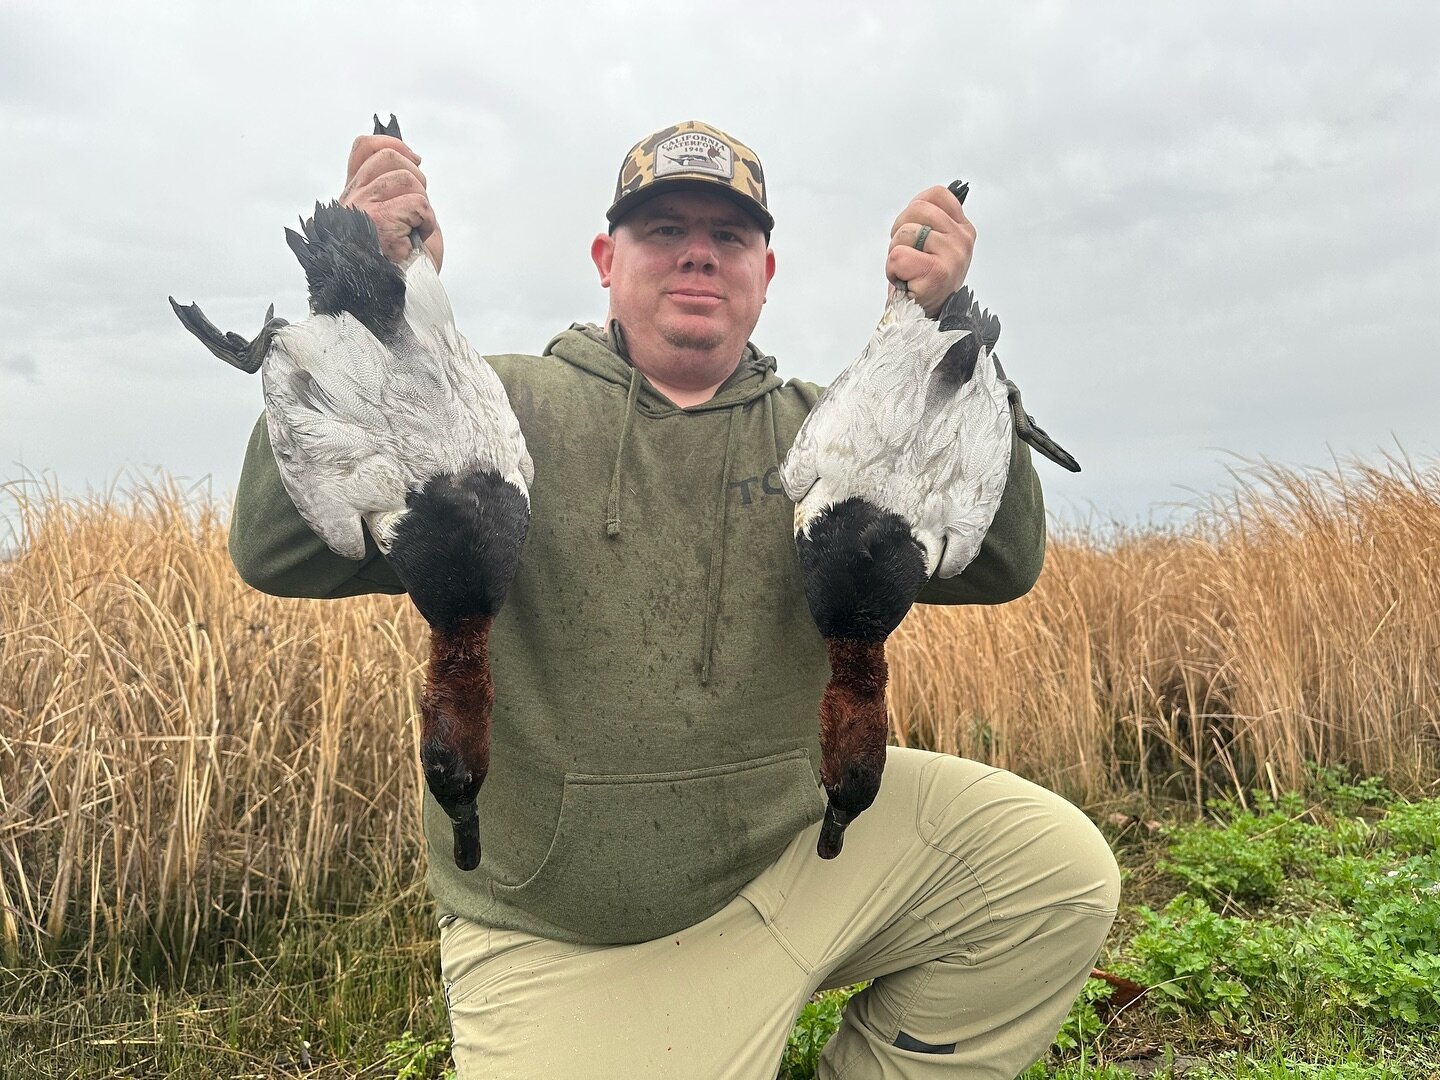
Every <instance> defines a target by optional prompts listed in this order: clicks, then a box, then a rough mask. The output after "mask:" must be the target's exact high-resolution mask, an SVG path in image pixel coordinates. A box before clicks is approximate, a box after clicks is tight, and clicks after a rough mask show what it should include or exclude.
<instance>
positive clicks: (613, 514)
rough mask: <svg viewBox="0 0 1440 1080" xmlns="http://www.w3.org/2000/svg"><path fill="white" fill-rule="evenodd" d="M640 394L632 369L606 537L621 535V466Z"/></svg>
mask: <svg viewBox="0 0 1440 1080" xmlns="http://www.w3.org/2000/svg"><path fill="white" fill-rule="evenodd" d="M639 394H640V371H639V369H638V368H635V367H632V368H631V369H630V391H629V393H627V394H626V395H625V419H624V420H622V421H621V422H620V446H619V448H618V449H617V450H616V451H615V472H614V474H613V475H612V476H611V477H610V502H609V505H607V506H606V508H605V535H606V536H608V537H611V538H612V539H613V538H614V537H617V536H619V535H620V464H621V462H622V460H623V459H624V457H625V436H626V435H627V434H629V432H630V419H631V417H633V416H634V415H635V399H636V397H638V396H639Z"/></svg>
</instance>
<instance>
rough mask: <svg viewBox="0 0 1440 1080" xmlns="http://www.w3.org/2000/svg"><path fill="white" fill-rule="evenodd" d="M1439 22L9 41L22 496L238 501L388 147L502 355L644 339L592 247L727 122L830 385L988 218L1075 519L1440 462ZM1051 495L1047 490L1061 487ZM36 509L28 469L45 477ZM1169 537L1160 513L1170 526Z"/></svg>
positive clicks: (460, 30)
mask: <svg viewBox="0 0 1440 1080" xmlns="http://www.w3.org/2000/svg"><path fill="white" fill-rule="evenodd" d="M1437 31H1440V9H1434V8H1432V7H1429V6H1425V5H1420V4H1395V5H1387V6H1385V7H1384V8H1382V9H1377V10H1376V11H1374V12H1371V13H1369V14H1367V16H1366V17H1365V18H1363V19H1359V18H1356V16H1355V13H1354V9H1353V6H1351V5H1345V4H1342V3H1339V2H1338V0H1324V2H1316V3H1311V4H1306V5H1304V6H1303V7H1296V6H1291V5H1286V6H1280V5H1274V6H1269V5H1266V6H1259V5H1246V4H1241V3H1221V4H1209V5H1189V6H1183V7H1180V6H1174V5H1164V6H1161V5H1152V6H1150V7H1140V8H1137V7H1136V6H1134V5H1132V4H1121V3H1118V2H1117V3H1098V4H1086V5H1084V6H1083V7H1082V6H1080V5H1066V4H1063V3H1062V4H1046V5H1007V6H995V7H992V8H989V9H985V8H972V7H969V6H962V5H955V4H950V3H939V2H936V3H910V4H906V3H901V4H895V5H887V6H885V7H884V8H874V7H871V6H868V5H862V4H839V5H836V4H823V5H822V4H819V3H799V4H793V5H785V6H777V5H774V4H763V5H762V4H758V3H739V4H729V5H726V6H724V7H723V8H721V7H716V8H715V9H714V10H703V9H698V8H697V9H693V10H692V9H682V8H681V7H680V6H678V5H669V4H662V3H658V2H657V3H640V2H636V0H630V2H625V3H617V4H610V5H605V6H604V9H603V11H598V12H597V11H592V10H591V9H590V8H588V7H585V6H582V5H579V4H576V5H574V6H573V8H566V9H564V10H561V11H558V12H557V11H556V10H554V9H553V8H545V9H541V8H540V7H539V6H538V5H537V6H536V7H535V9H534V10H531V9H528V8H527V9H525V10H520V9H519V8H518V7H512V8H508V9H493V8H491V7H487V8H486V9H484V10H483V11H481V10H478V9H477V10H475V11H467V12H456V11H452V10H450V8H449V7H448V6H440V5H425V4H421V5H417V6H416V7H415V8H414V10H413V11H411V12H410V13H409V14H407V16H406V23H405V26H404V27H398V26H397V25H396V24H395V22H394V15H393V8H390V7H387V6H385V5H381V4H379V3H360V4H355V5H350V6H347V8H346V9H345V15H344V17H343V18H341V17H335V16H328V15H326V14H325V13H324V12H322V11H319V10H316V9H301V10H299V11H296V10H293V9H292V8H291V7H290V6H285V5H280V4H277V3H270V2H266V0H261V2H257V3H254V4H249V5H245V6H244V7H243V9H223V8H221V9H214V10H212V11H208V12H207V13H206V14H204V15H196V16H194V17H191V18H187V19H176V18H175V17H174V15H173V9H169V8H162V7H161V6H158V5H157V6H155V7H153V8H147V7H144V6H140V7H136V8H127V17H126V19H125V20H124V21H123V22H122V21H120V20H109V21H103V20H101V21H97V20H94V19H93V18H88V17H86V16H85V15H84V14H83V13H81V12H80V11H79V10H77V9H70V8H67V7H65V6H62V5H56V6H52V7H49V8H43V9H42V8H40V7H38V6H36V7H33V8H27V9H23V10H16V9H6V10H4V11H0V136H3V138H4V139H5V141H6V145H7V146H8V147H10V148H11V149H12V151H16V153H14V154H13V155H12V158H13V160H14V161H16V162H17V164H16V166H15V167H14V168H11V169H8V170H7V173H6V176H5V178H4V179H3V180H0V184H3V185H4V192H3V194H4V196H5V198H4V201H3V205H6V206H7V207H20V208H21V209H22V210H23V212H22V213H18V214H16V215H15V217H14V218H13V219H12V220H11V222H10V228H9V234H8V236H7V239H8V240H9V250H10V252H11V253H12V257H11V258H9V259H7V260H6V262H5V263H4V264H3V265H0V341H3V342H4V343H5V344H4V354H3V355H5V356H7V357H12V358H27V357H44V358H45V361H44V362H45V372H44V375H43V378H40V377H39V376H38V369H37V370H32V371H30V372H28V373H27V372H23V371H21V372H18V374H19V376H20V377H19V379H16V378H15V376H16V374H17V372H16V371H14V370H13V369H11V368H10V367H8V366H5V367H0V377H8V378H9V379H10V382H11V383H12V387H13V385H15V384H18V385H20V386H21V388H22V389H21V393H20V394H18V395H17V394H14V393H8V394H0V462H3V463H4V465H3V467H0V479H4V478H7V477H8V476H9V475H11V474H12V473H13V472H14V469H12V468H11V463H13V462H17V461H21V460H23V461H24V463H25V465H26V466H27V467H30V468H39V469H52V470H54V471H55V473H56V475H58V476H59V477H60V479H61V481H62V483H63V484H64V485H66V486H67V487H72V488H74V489H76V490H80V489H83V487H84V486H85V485H86V484H103V483H104V482H106V481H107V480H109V479H111V478H113V477H115V476H116V475H118V474H119V473H120V471H121V470H123V469H125V468H126V467H141V466H147V465H153V464H162V465H164V466H165V467H166V468H168V469H170V470H171V471H173V472H175V473H177V474H179V475H181V476H190V477H194V476H203V475H211V476H213V477H214V478H215V483H216V487H217V489H218V490H219V491H221V492H223V491H224V490H225V489H226V488H228V487H230V486H233V483H234V481H235V479H236V477H237V476H238V465H239V460H240V451H241V449H242V448H243V443H244V439H245V437H246V436H247V434H248V431H249V426H250V424H251V422H252V421H253V419H254V416H255V414H256V413H257V412H258V411H259V408H260V394H259V385H258V382H257V381H254V380H247V379H245V378H243V377H241V376H239V375H237V374H236V373H235V372H233V371H229V370H226V369H224V368H223V365H220V364H218V362H216V361H214V360H213V358H211V357H209V356H208V355H207V354H205V353H204V352H203V350H199V349H198V348H197V347H196V346H195V344H194V342H193V341H191V340H190V339H189V338H187V337H186V336H185V335H184V333H183V331H181V329H180V328H179V325H178V324H177V323H176V322H175V321H174V318H173V316H172V315H171V313H170V310H169V307H168V305H167V304H166V303H165V296H166V295H167V294H174V295H176V296H177V297H178V298H179V299H181V300H182V301H186V300H191V299H194V300H198V301H200V302H201V303H202V305H203V306H204V307H205V309H206V311H207V313H208V314H210V315H211V317H212V318H214V319H215V321H216V322H217V323H220V324H221V325H223V326H226V327H227V328H233V329H236V330H239V331H241V332H244V333H249V332H252V331H253V330H254V329H255V327H257V326H258V325H259V320H260V318H261V316H262V315H263V312H264V310H265V307H266V305H268V304H269V303H271V302H274V303H275V304H276V307H277V310H278V311H279V312H280V313H282V314H288V315H290V316H292V317H293V316H294V315H296V314H298V313H300V312H303V310H304V290H303V281H302V278H301V276H300V273H299V270H298V268H297V267H296V265H295V263H294V260H293V258H292V257H291V255H290V253H289V251H288V250H287V249H286V248H285V246H284V244H283V241H282V234H281V229H282V228H283V227H284V226H285V225H287V224H289V223H291V222H293V221H294V219H295V216H296V215H297V214H298V213H300V212H302V211H304V210H305V209H306V208H307V207H308V206H309V205H310V204H311V202H313V200H314V199H316V198H323V197H328V196H331V195H333V194H335V193H336V192H338V189H339V187H340V184H341V181H342V180H343V171H344V164H345V157H346V153H347V151H348V146H349V142H350V139H351V138H352V137H353V135H355V134H358V133H360V132H361V131H363V130H364V129H365V124H366V121H367V118H368V116H369V113H370V112H371V111H373V110H379V111H381V112H389V111H392V110H393V111H394V112H396V113H397V114H398V115H399V116H400V117H401V120H402V122H403V123H404V125H405V130H406V134H407V136H408V137H409V138H410V140H411V141H412V143H413V145H415V146H416V148H417V149H418V150H419V151H420V152H421V153H422V154H423V155H424V159H425V161H424V168H425V169H426V171H427V175H428V176H429V178H430V190H431V194H432V197H433V198H434V200H435V203H436V206H437V208H438V211H439V213H440V216H441V220H442V222H443V224H444V227H445V232H446V241H447V259H446V267H445V278H446V282H447V287H448V289H449V291H450V294H451V297H452V300H453V301H454V304H455V308H456V312H457V316H458V318H459V320H460V322H461V324H462V327H463V329H464V330H465V332H466V333H467V335H468V336H469V337H470V338H471V339H472V340H473V341H475V342H476V344H477V345H478V346H479V347H480V348H482V349H484V350H487V351H492V352H502V351H530V350H536V349H538V348H540V347H541V346H542V345H543V344H544V342H545V341H546V340H547V339H548V338H549V337H550V335H551V334H553V333H554V332H555V331H556V330H557V329H559V328H560V327H562V326H564V325H567V324H568V323H569V322H571V321H573V320H577V319H594V318H598V317H600V316H601V315H602V314H603V312H604V305H605V294H604V293H603V291H602V290H601V289H599V288H598V286H597V283H596V280H595V274H594V271H593V268H592V267H591V266H590V263H589V259H588V255H587V249H588V245H589V241H590V238H591V237H592V236H593V235H594V233H595V232H596V231H597V230H598V229H599V228H600V227H601V225H602V224H603V222H602V216H601V215H602V212H603V209H604V207H605V206H606V205H607V204H608V202H609V197H610V192H611V190H612V189H613V185H614V180H615V171H616V169H617V167H618V165H619V161H620V157H621V155H622V153H623V152H624V150H625V148H626V147H628V146H629V145H630V143H631V142H633V141H634V140H635V139H636V138H638V137H639V136H640V135H641V134H643V133H644V132H646V131H649V130H651V129H653V128H655V127H657V126H659V125H661V124H665V123H668V122H671V121H673V120H677V119H681V118H685V117H690V116H695V117H701V118H704V119H708V120H710V121H711V122H712V123H716V124H718V125H719V126H721V127H724V128H726V129H728V130H731V131H733V132H734V133H735V134H736V135H738V136H740V137H741V138H743V139H744V140H745V141H747V142H748V143H749V144H750V145H752V146H753V147H755V148H756V150H757V151H759V153H760V154H761V156H762V158H763V160H764V162H765V166H766V172H767V176H768V179H769V182H770V186H771V189H772V192H773V198H772V207H773V209H774V211H775V214H776V217H777V222H778V225H777V229H776V232H775V237H774V243H775V248H776V252H777V258H778V262H779V273H778V275H777V277H776V280H775V282H774V285H773V286H772V289H771V293H770V300H769V304H768V305H767V308H766V313H765V316H764V318H763V319H762V320H761V323H760V326H759V328H758V329H757V331H756V339H757V342H758V343H759V344H760V345H761V346H762V347H764V348H766V349H767V350H769V351H771V352H774V353H775V354H776V355H777V356H778V357H779V358H780V370H781V373H782V374H783V375H787V376H794V377H801V378H807V379H812V380H815V381H820V382H825V381H828V380H829V379H831V378H833V377H834V375H835V374H836V373H837V372H838V371H839V370H840V368H841V367H842V366H843V365H844V364H845V363H846V362H848V360H849V359H850V358H851V357H852V356H853V355H854V353H855V352H856V351H857V349H858V348H859V346H860V345H861V343H862V342H863V341H864V339H865V337H866V336H867V334H868V333H869V330H870V328H871V327H872V326H873V324H874V320H875V318H876V316H877V315H878V313H879V308H880V304H881V302H882V298H883V290H884V281H883V275H882V267H883V259H884V251H885V245H886V242H887V236H888V232H889V228H890V224H891V222H892V220H893V219H894V217H895V215H896V214H897V213H898V212H899V211H900V209H901V208H902V207H903V205H904V203H905V201H906V200H907V199H908V198H909V197H910V196H911V195H913V194H914V193H915V192H917V191H918V190H920V189H921V188H923V187H925V186H928V185H930V184H934V183H944V182H946V181H948V180H950V179H953V178H955V177H957V176H963V177H964V178H966V179H968V180H970V181H971V184H972V195H971V198H970V200H969V202H968V203H967V209H968V210H969V211H970V213H971V216H972V217H973V218H974V220H975V221H976V224H977V227H978V229H979V233H980V240H979V243H978V246H977V250H976V260H975V264H974V267H973V269H972V272H971V279H970V280H971V283H972V284H973V285H974V286H975V288H976V290H977V292H978V293H979V295H980V297H981V298H982V300H983V301H984V302H985V303H987V304H988V305H989V306H991V307H992V308H993V309H994V310H996V311H997V313H998V314H999V315H1000V318H1001V320H1002V322H1003V323H1004V327H1005V329H1004V335H1003V338H1002V354H1003V355H1004V356H1005V358H1006V361H1007V367H1008V368H1009V369H1010V370H1011V371H1012V373H1013V374H1014V375H1015V377H1016V379H1017V381H1019V382H1020V384H1021V385H1022V386H1023V387H1024V388H1025V391H1026V402H1027V404H1028V405H1029V406H1030V407H1031V409H1032V411H1033V412H1034V413H1035V414H1036V416H1037V417H1038V418H1039V419H1040V420H1041V422H1042V423H1043V424H1044V425H1045V426H1046V427H1047V428H1048V429H1049V430H1050V431H1051V432H1052V433H1054V434H1055V435H1056V437H1057V438H1059V439H1060V440H1061V441H1062V442H1064V443H1065V444H1066V445H1067V446H1070V447H1071V449H1073V450H1074V451H1075V452H1076V454H1077V456H1079V457H1080V458H1081V460H1082V462H1083V463H1084V465H1085V472H1084V473H1082V474H1081V475H1080V476H1078V477H1070V476H1062V475H1060V474H1059V473H1058V471H1057V472H1051V471H1046V472H1045V473H1044V478H1045V482H1046V488H1047V499H1048V501H1049V504H1050V505H1051V506H1052V507H1054V508H1056V509H1057V510H1058V511H1060V512H1061V513H1062V514H1065V515H1072V516H1084V515H1087V514H1091V513H1095V514H1098V515H1100V516H1101V517H1117V518H1122V519H1134V518H1139V517H1144V516H1147V515H1149V514H1151V513H1152V512H1159V513H1162V514H1163V513H1164V512H1166V511H1165V510H1164V507H1165V504H1167V503H1168V502H1172V501H1174V500H1177V499H1181V500H1183V499H1185V498H1186V497H1187V496H1186V492H1187V491H1188V490H1198V491H1207V490H1213V489H1215V488H1216V487H1217V486H1221V485H1223V484H1225V483H1226V482H1227V473H1226V468H1227V466H1228V465H1229V464H1231V459H1230V458H1229V457H1228V456H1227V452H1228V453H1233V454H1238V455H1241V456H1242V457H1261V456H1268V457H1270V458H1273V459H1275V460H1279V461H1290V462H1295V463H1320V464H1323V463H1325V462H1327V461H1328V460H1329V457H1330V453H1331V451H1332V449H1333V450H1336V451H1339V452H1341V453H1345V452H1348V451H1354V452H1356V453H1359V454H1362V455H1364V454H1369V455H1372V456H1373V455H1376V454H1378V452H1379V451H1380V450H1381V449H1383V448H1385V447H1388V446H1391V445H1392V437H1394V438H1398V439H1399V441H1400V442H1401V443H1402V444H1403V445H1404V446H1405V447H1406V448H1407V449H1409V450H1410V451H1411V452H1412V453H1414V454H1415V455H1416V456H1417V457H1421V458H1425V457H1427V456H1431V455H1433V454H1434V453H1435V451H1436V439H1435V436H1434V429H1433V421H1432V420H1431V414H1432V412H1433V409H1434V402H1435V401H1437V400H1440V365H1437V364H1436V363H1435V357H1434V355H1433V353H1434V342H1435V341H1436V340H1437V338H1440V317H1437V315H1436V314H1434V312H1435V310H1436V305H1435V304H1434V302H1433V297H1432V296H1430V295H1429V294H1430V292H1432V291H1433V282H1435V281H1437V280H1440V145H1437V141H1436V140H1435V139H1434V137H1433V130H1434V121H1435V117H1436V116H1437V115H1440V70H1437V67H1436V65H1435V64H1434V61H1433V48H1432V47H1431V45H1430V44H1429V43H1430V42H1432V41H1434V40H1435V39H1436V37H1437ZM1042 468H1043V466H1042ZM7 470H9V471H7ZM1155 508H1160V510H1159V511H1156V509H1155Z"/></svg>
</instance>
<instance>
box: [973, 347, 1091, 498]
mask: <svg viewBox="0 0 1440 1080" xmlns="http://www.w3.org/2000/svg"><path fill="white" fill-rule="evenodd" d="M990 359H992V360H993V361H994V362H995V374H996V375H998V376H1000V382H1001V383H1002V384H1003V385H1004V387H1005V396H1006V398H1007V399H1009V402H1010V417H1011V419H1012V420H1013V421H1014V423H1015V434H1016V435H1018V436H1020V439H1021V441H1023V442H1025V443H1028V444H1029V445H1030V446H1033V447H1034V448H1035V449H1036V450H1038V451H1040V453H1042V454H1044V455H1045V456H1046V457H1047V458H1049V459H1050V460H1051V461H1053V462H1055V464H1056V465H1059V466H1060V467H1061V468H1062V469H1069V470H1070V471H1071V472H1079V471H1080V463H1079V462H1078V461H1076V460H1075V459H1074V458H1073V457H1071V456H1070V453H1069V451H1067V450H1066V449H1065V448H1064V447H1063V446H1061V445H1060V444H1059V443H1057V442H1056V441H1055V440H1054V439H1052V438H1051V437H1050V436H1049V435H1047V434H1045V430H1044V429H1043V428H1042V427H1041V426H1040V425H1039V424H1037V423H1035V418H1034V417H1033V416H1031V415H1030V414H1029V413H1027V412H1026V411H1025V406H1024V405H1023V404H1021V402H1020V388H1019V387H1018V386H1016V385H1015V384H1014V383H1013V382H1011V381H1010V380H1009V379H1007V378H1006V377H1005V369H1004V368H1003V367H1001V366H1000V358H999V357H998V356H995V355H993V354H992V355H991V357H990Z"/></svg>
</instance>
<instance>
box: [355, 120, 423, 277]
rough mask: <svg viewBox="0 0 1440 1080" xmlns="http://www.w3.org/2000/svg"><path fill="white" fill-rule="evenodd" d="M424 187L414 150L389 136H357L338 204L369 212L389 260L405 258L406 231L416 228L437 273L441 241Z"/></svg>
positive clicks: (409, 248) (407, 254)
mask: <svg viewBox="0 0 1440 1080" xmlns="http://www.w3.org/2000/svg"><path fill="white" fill-rule="evenodd" d="M425 188H426V180H425V174H424V173H422V172H421V171H420V155H419V154H417V153H415V151H414V150H411V149H410V147H408V146H406V145H405V144H404V143H403V142H401V141H400V140H399V139H392V138H391V137H390V136H389V135H361V136H360V137H359V138H358V139H356V140H355V143H354V145H352V146H351V147H350V161H349V163H348V164H347V165H346V167H345V190H344V191H342V192H341V193H340V205H342V206H351V207H354V208H355V209H356V210H363V211H364V212H365V213H366V214H367V215H369V217H370V220H371V221H373V222H374V223H375V231H376V232H377V233H379V234H380V248H381V250H382V251H384V252H385V256H386V258H388V259H390V260H391V261H392V262H397V263H399V262H404V261H405V260H406V259H408V258H409V257H410V251H411V247H410V230H411V229H418V230H419V232H420V241H421V243H423V244H424V245H425V250H426V251H428V252H429V253H430V258H431V260H432V261H433V262H434V263H435V269H436V270H437V271H438V270H439V269H440V263H441V262H442V261H443V260H444V258H445V239H444V237H442V236H441V235H440V223H439V222H437V221H436V220H435V210H434V208H433V207H431V205H430V197H429V196H428V195H427V194H426V193H425Z"/></svg>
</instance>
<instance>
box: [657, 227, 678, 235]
mask: <svg viewBox="0 0 1440 1080" xmlns="http://www.w3.org/2000/svg"><path fill="white" fill-rule="evenodd" d="M655 231H656V232H657V233H659V234H660V235H661V236H679V235H680V226H679V225H661V226H659V227H658V228H656V230H655Z"/></svg>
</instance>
